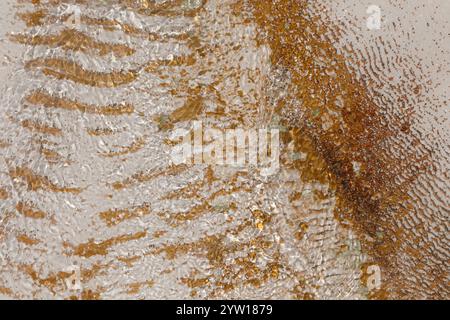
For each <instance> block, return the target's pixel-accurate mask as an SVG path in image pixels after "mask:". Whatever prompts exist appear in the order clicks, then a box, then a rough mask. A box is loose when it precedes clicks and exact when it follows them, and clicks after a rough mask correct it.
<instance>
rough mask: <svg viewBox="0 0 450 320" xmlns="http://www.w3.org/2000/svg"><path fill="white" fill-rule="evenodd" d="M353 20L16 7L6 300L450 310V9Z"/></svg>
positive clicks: (239, 7) (9, 91)
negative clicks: (207, 132) (209, 132)
mask: <svg viewBox="0 0 450 320" xmlns="http://www.w3.org/2000/svg"><path fill="white" fill-rule="evenodd" d="M31 2H33V3H31ZM340 3H341V4H340V5H336V4H335V2H334V1H319V2H309V1H290V0H279V1H273V2H270V1H267V2H261V1H253V0H242V1H241V0H226V1H219V0H217V1H216V0H208V1H184V0H173V1H158V2H153V1H147V0H145V1H131V0H128V1H120V0H110V1H95V2H93V1H89V2H86V1H81V0H79V1H63V0H54V1H53V0H52V1H19V2H18V3H16V2H14V1H6V2H5V4H2V6H5V7H7V8H5V10H7V11H8V12H10V14H9V15H8V16H7V17H6V18H2V21H1V23H2V25H5V28H4V29H5V30H6V31H5V33H4V37H3V42H2V43H1V45H0V52H1V53H2V55H4V63H3V65H2V68H1V69H0V70H1V73H0V75H1V77H2V79H4V84H3V87H2V92H3V95H2V96H3V104H2V112H1V114H0V115H1V120H0V124H1V126H2V131H3V133H2V136H1V140H0V155H1V161H0V174H1V176H2V180H1V184H0V214H1V220H0V222H1V224H0V246H1V250H0V265H1V273H0V294H2V295H3V296H5V297H10V298H19V299H25V298H65V299H69V298H79V299H112V298H115V299H132V298H146V299H162V298H224V299H227V298H240V299H281V298H282V299H329V298H338V299H344V298H345V299H367V298H372V299H377V298H378V299H383V298H394V299H396V298H397V299H398V298H401V299H405V298H434V299H437V298H448V294H449V288H448V270H449V268H448V256H449V250H448V249H449V248H448V236H449V235H448V226H449V225H448V213H449V211H448V208H449V203H448V201H449V191H448V190H449V188H448V187H449V184H450V180H449V177H448V172H449V171H448V169H449V161H448V160H449V130H448V128H449V119H448V101H449V96H448V82H449V81H448V80H449V73H448V63H447V61H446V60H447V59H446V58H447V57H448V53H449V47H448V46H449V45H448V43H449V42H448V32H447V33H446V30H448V24H449V21H448V18H447V17H445V16H444V12H445V8H446V7H448V5H447V4H446V2H445V1H435V2H433V4H428V5H425V6H422V4H421V1H401V2H398V1H397V2H395V4H394V3H393V2H391V1H377V5H378V7H379V8H380V10H381V11H380V17H381V20H380V21H379V22H380V24H379V29H378V28H375V29H373V28H372V29H373V30H371V29H370V28H368V25H367V19H368V15H370V14H368V13H367V11H366V9H367V8H368V7H369V6H370V5H371V4H372V3H365V2H364V1H353V0H346V1H342V2H340ZM414 3H417V4H416V5H414ZM68 4H70V6H69V5H68ZM372 9H373V8H372ZM418 10H420V12H421V15H414V14H413V13H414V12H416V11H418ZM371 21H372V23H373V20H371ZM375 22H376V21H375ZM370 26H372V27H373V24H372V25H370ZM194 121H197V122H194ZM195 123H197V124H198V123H201V124H202V127H203V128H206V129H207V128H210V129H211V128H215V129H216V130H217V131H216V132H219V133H223V132H225V130H226V129H242V130H252V129H254V130H255V129H263V128H269V129H271V130H278V131H279V136H280V139H279V145H277V146H278V147H279V151H280V156H279V161H277V163H276V164H277V165H279V167H277V170H276V171H275V173H274V174H270V175H267V174H264V172H265V171H264V167H263V166H261V163H255V164H251V165H243V166H229V165H222V164H219V163H217V162H210V163H205V162H206V161H205V158H203V161H200V162H201V163H198V162H195V161H194V162H195V163H194V164H192V163H181V164H180V163H176V162H174V158H173V156H172V155H173V151H174V148H176V147H177V146H180V142H181V141H180V139H179V138H180V137H174V134H175V133H176V132H179V131H180V130H181V129H184V130H190V129H192V127H193V125H194V124H195ZM194 129H195V128H194ZM242 132H250V131H242ZM193 137H194V139H195V134H194V136H193ZM213 142H214V139H213V137H211V136H210V137H204V141H203V145H202V146H203V148H204V147H205V146H207V145H208V146H211V145H213ZM232 150H236V149H235V148H234V147H233V148H232ZM277 150H278V149H277ZM191 151H192V150H191ZM274 151H275V149H274V147H273V146H272V147H271V154H272V155H273V154H274ZM193 152H194V154H195V155H194V156H193V157H194V160H195V159H196V158H195V157H198V155H199V152H201V150H200V151H199V150H198V149H196V148H195V145H194V150H193ZM244 152H245V151H244ZM247 152H250V151H247ZM258 159H260V158H258ZM272 164H273V163H272Z"/></svg>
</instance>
